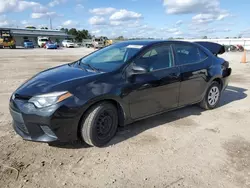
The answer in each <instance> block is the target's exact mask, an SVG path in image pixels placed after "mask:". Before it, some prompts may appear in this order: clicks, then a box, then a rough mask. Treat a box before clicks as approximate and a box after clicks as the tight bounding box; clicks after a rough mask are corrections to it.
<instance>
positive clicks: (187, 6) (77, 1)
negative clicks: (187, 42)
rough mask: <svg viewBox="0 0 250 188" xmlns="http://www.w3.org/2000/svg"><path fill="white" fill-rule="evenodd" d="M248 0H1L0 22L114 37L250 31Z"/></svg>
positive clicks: (249, 33) (223, 34) (246, 34)
mask: <svg viewBox="0 0 250 188" xmlns="http://www.w3.org/2000/svg"><path fill="white" fill-rule="evenodd" d="M249 8H250V0H238V1H235V0H0V27H18V28H24V27H26V26H35V27H37V28H41V27H49V20H50V19H51V21H52V28H53V29H60V28H62V27H63V28H77V29H87V30H89V31H90V32H91V34H92V35H95V36H107V37H109V38H115V37H118V36H124V37H126V38H135V37H141V38H144V37H146V38H147V37H152V38H169V37H174V38H177V37H184V38H200V37H203V36H207V37H209V38H215V37H220V38H221V37H222V38H225V37H239V36H242V37H250V21H249V19H248V17H249V15H248V12H249Z"/></svg>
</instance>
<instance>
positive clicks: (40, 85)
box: [15, 65, 101, 97]
mask: <svg viewBox="0 0 250 188" xmlns="http://www.w3.org/2000/svg"><path fill="white" fill-rule="evenodd" d="M97 74H101V73H98V72H91V71H85V70H82V69H81V68H79V67H74V66H71V65H62V66H59V67H55V68H51V69H48V70H45V71H43V72H41V73H38V74H37V75H35V76H34V77H32V78H31V79H29V80H28V81H26V82H25V83H24V84H23V85H21V86H20V87H19V88H18V89H17V90H16V91H15V93H16V94H18V95H20V96H25V97H32V96H34V95H38V94H44V93H48V92H55V91H62V90H69V89H70V88H71V87H74V84H77V83H78V82H79V80H80V81H81V80H83V79H84V78H86V77H90V76H94V75H97Z"/></svg>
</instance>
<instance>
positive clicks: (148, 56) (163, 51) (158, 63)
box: [135, 44, 173, 72]
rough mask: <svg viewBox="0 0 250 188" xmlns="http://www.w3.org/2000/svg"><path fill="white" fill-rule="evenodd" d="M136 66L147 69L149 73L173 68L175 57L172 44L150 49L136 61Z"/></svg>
mask: <svg viewBox="0 0 250 188" xmlns="http://www.w3.org/2000/svg"><path fill="white" fill-rule="evenodd" d="M135 64H136V65H137V66H141V67H144V68H146V69H147V70H148V71H149V72H152V71H155V70H160V69H165V68H170V67H172V66H173V56H172V50H171V46H170V44H164V45H159V46H154V47H152V48H150V49H149V50H147V51H146V52H145V53H144V54H143V55H142V56H141V57H139V58H138V59H137V60H136V61H135Z"/></svg>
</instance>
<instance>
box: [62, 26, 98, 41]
mask: <svg viewBox="0 0 250 188" xmlns="http://www.w3.org/2000/svg"><path fill="white" fill-rule="evenodd" d="M60 30H61V31H63V32H65V33H67V34H68V35H71V36H73V37H74V39H75V40H76V42H82V40H83V39H91V38H92V37H93V36H92V35H91V34H90V33H89V31H88V30H86V29H83V30H77V29H76V28H71V29H68V28H61V29H60Z"/></svg>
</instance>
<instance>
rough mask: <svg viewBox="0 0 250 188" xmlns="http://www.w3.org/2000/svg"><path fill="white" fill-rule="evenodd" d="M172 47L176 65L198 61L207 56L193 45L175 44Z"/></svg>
mask: <svg viewBox="0 0 250 188" xmlns="http://www.w3.org/2000/svg"><path fill="white" fill-rule="evenodd" d="M174 49H175V54H176V56H177V64H178V65H186V64H192V63H198V62H200V61H202V60H204V59H206V58H207V55H206V54H205V53H204V52H202V51H201V50H200V49H199V48H198V47H196V46H194V45H190V44H175V45H174Z"/></svg>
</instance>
